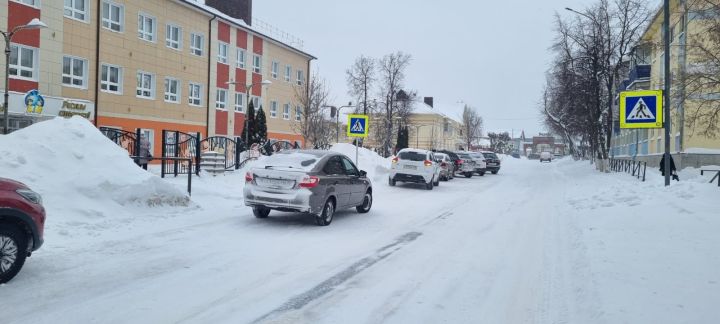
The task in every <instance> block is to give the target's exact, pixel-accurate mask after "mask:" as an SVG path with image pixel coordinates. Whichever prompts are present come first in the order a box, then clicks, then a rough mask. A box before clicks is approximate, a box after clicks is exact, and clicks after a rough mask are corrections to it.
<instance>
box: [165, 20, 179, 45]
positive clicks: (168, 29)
mask: <svg viewBox="0 0 720 324" xmlns="http://www.w3.org/2000/svg"><path fill="white" fill-rule="evenodd" d="M173 28H177V36H178V39H177V41H176V40H173V39H172V38H170V37H171V36H172V29H173ZM173 44H176V45H177V47H173V46H172V45H173ZM182 45H183V30H182V26H180V25H178V24H174V23H166V24H165V47H167V48H170V49H174V50H176V51H182Z"/></svg>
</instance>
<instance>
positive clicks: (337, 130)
mask: <svg viewBox="0 0 720 324" xmlns="http://www.w3.org/2000/svg"><path fill="white" fill-rule="evenodd" d="M323 107H329V108H330V109H331V111H330V112H331V115H332V112H333V111H334V112H335V143H340V109H343V108H348V107H354V106H353V105H352V101H351V102H348V104H347V105H346V106H340V107H335V106H323ZM331 118H332V117H331Z"/></svg>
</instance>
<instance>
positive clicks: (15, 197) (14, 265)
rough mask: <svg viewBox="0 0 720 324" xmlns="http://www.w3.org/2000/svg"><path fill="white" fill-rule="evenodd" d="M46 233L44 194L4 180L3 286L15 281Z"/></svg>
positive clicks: (0, 224)
mask: <svg viewBox="0 0 720 324" xmlns="http://www.w3.org/2000/svg"><path fill="white" fill-rule="evenodd" d="M44 229H45V208H44V207H43V205H42V197H41V196H40V194H38V193H36V192H34V191H32V190H30V188H28V187H27V186H26V185H25V184H23V183H21V182H18V181H14V180H10V179H5V178H0V284H3V283H6V282H8V281H10V280H11V279H12V278H14V277H15V275H17V274H18V272H20V269H21V268H22V267H23V265H24V264H25V259H26V258H27V257H29V256H30V255H31V254H32V252H33V251H36V250H37V249H39V248H40V246H42V244H43V233H44Z"/></svg>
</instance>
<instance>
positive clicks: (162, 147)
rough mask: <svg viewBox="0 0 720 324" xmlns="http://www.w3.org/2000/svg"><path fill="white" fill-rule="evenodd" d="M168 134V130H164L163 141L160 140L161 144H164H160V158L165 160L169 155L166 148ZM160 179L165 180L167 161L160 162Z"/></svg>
mask: <svg viewBox="0 0 720 324" xmlns="http://www.w3.org/2000/svg"><path fill="white" fill-rule="evenodd" d="M166 132H167V131H166V130H164V129H163V130H162V139H161V140H160V142H161V143H162V144H160V157H163V158H164V157H165V155H166V154H167V152H166V150H165V146H166V145H167V137H166V136H165V133H166ZM160 177H161V178H165V160H160Z"/></svg>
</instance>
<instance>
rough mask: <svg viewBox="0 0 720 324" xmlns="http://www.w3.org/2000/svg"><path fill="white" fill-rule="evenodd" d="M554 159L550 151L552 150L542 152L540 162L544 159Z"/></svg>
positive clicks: (550, 160)
mask: <svg viewBox="0 0 720 324" xmlns="http://www.w3.org/2000/svg"><path fill="white" fill-rule="evenodd" d="M552 159H553V155H552V153H550V152H542V153H540V163H542V162H543V161H548V162H552Z"/></svg>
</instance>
